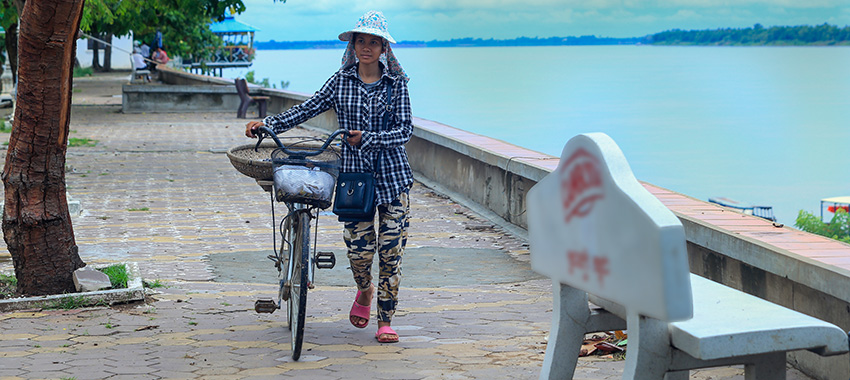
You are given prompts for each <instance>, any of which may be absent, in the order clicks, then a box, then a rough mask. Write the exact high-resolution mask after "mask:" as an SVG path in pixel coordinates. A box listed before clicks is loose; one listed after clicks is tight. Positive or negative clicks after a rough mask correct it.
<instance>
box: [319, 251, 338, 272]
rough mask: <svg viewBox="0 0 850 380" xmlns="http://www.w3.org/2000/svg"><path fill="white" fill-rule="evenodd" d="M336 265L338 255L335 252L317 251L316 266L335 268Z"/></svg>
mask: <svg viewBox="0 0 850 380" xmlns="http://www.w3.org/2000/svg"><path fill="white" fill-rule="evenodd" d="M335 265H336V256H334V253H333V252H316V268H319V269H333V267H334V266H335Z"/></svg>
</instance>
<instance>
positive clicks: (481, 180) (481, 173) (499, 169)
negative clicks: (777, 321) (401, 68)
mask: <svg viewBox="0 0 850 380" xmlns="http://www.w3.org/2000/svg"><path fill="white" fill-rule="evenodd" d="M163 74H165V75H163V76H162V78H164V79H163V80H164V81H165V82H167V83H174V84H179V85H190V84H191V85H207V86H206V87H209V85H215V84H224V85H229V86H230V87H233V86H232V85H230V84H229V82H224V83H221V82H218V81H216V80H212V79H210V78H208V77H201V76H198V75H193V74H189V73H184V72H167V73H163ZM216 91H218V90H216ZM253 91H256V92H257V93H260V94H262V95H267V96H270V97H271V98H272V101H271V103H270V107H269V112H270V113H276V112H281V111H283V110H285V109H287V108H289V107H291V106H292V105H294V104H298V103H300V102H302V101H304V100H305V99H307V97H308V96H307V95H305V94H300V93H294V92H289V91H281V90H272V89H252V92H253ZM231 109H233V110H234V111H235V108H231ZM219 111H221V110H219ZM146 112H155V111H153V110H148V111H146ZM308 125H309V126H311V127H314V128H320V129H323V130H326V131H333V130H336V129H337V128H338V125H337V122H336V117H335V115H334V113H333V111H328V112H326V113H324V114H323V115H320V116H319V117H317V118H314V119H312V120H310V121H309V123H308ZM455 132H457V133H455ZM461 132H462V131H458V130H456V129H453V128H451V127H448V126H445V125H441V124H438V123H435V122H431V121H428V120H423V119H415V122H414V133H413V137H412V139H411V141H410V142H409V143H408V144H407V146H406V148H407V152H408V155H409V158H410V163H411V166H412V167H413V169H414V170H415V171H416V172H417V178H418V179H420V180H422V181H423V182H426V183H427V184H428V185H429V186H430V185H434V186H437V187H438V189H439V190H440V191H444V192H446V193H448V194H449V195H452V196H453V197H456V198H459V200H460V201H461V202H464V203H467V204H469V203H470V202H472V204H474V205H476V206H477V207H476V209H477V210H480V211H483V212H484V213H485V214H488V215H489V216H496V217H498V218H501V219H503V220H504V221H507V222H508V223H510V224H511V225H515V226H518V227H520V228H522V229H525V228H526V227H527V225H526V219H525V213H524V210H525V200H526V194H527V192H528V190H529V189H530V188H531V187H532V186H533V185H534V184H536V183H537V181H539V180H540V179H541V178H543V177H544V176H545V175H546V174H548V173H549V172H550V170H551V169H549V168H547V167H545V166H542V165H535V164H534V163H533V162H529V161H528V160H523V159H518V157H511V156H508V155H505V154H501V153H498V152H495V151H492V150H489V149H486V148H483V147H482V146H479V145H476V144H473V143H470V142H469V140H470V139H468V138H458V137H456V136H458V135H463V136H467V137H469V136H472V137H475V138H483V139H486V137H483V136H477V135H473V134H469V133H466V132H462V133H461ZM500 143H502V142H500ZM502 144H505V143H502ZM538 155H540V154H539V153H538ZM548 158H549V159H557V158H555V157H551V156H549V157H548ZM549 167H551V165H550V166H549ZM677 216H679V218H680V220H681V221H682V223H683V225H684V227H685V233H686V238H687V240H688V242H687V246H688V254H689V259H690V265H691V271H692V272H694V273H697V274H700V275H702V276H705V277H707V278H710V279H712V280H715V281H717V282H720V283H723V284H725V285H728V286H730V287H733V288H736V289H739V290H742V291H745V292H747V293H750V294H754V295H756V296H759V297H762V298H765V299H767V300H769V301H772V302H774V303H777V304H780V305H783V306H785V307H788V308H791V309H794V310H797V311H800V312H802V313H805V314H808V315H811V316H814V317H817V318H820V319H823V320H825V321H828V322H831V323H834V324H836V325H838V326H839V327H841V328H842V329H844V330H845V331H850V272H848V271H846V270H844V269H841V268H837V267H835V266H831V265H827V264H823V263H820V262H818V261H816V260H812V259H808V258H806V257H802V256H799V255H796V254H794V253H792V252H789V251H787V250H783V249H780V248H777V247H774V246H772V245H769V244H766V243H763V242H761V241H759V240H757V239H752V238H747V237H744V236H741V235H739V234H735V233H731V232H729V231H727V230H725V229H723V228H719V227H717V226H714V225H712V224H710V223H707V222H705V221H702V220H699V219H696V218H692V217H689V216H686V215H683V214H677ZM823 239H826V238H823ZM848 256H850V249H848ZM729 322H730V323H734V321H729ZM788 358H789V361H790V362H792V363H793V364H795V366H796V367H797V368H800V369H802V370H803V371H804V372H806V373H807V374H809V375H811V376H813V377H816V378H819V379H839V378H841V379H846V378H848V377H850V358H849V357H848V355H842V356H838V357H832V358H821V357H819V356H817V355H815V354H812V353H808V352H798V353H792V354H789V356H788Z"/></svg>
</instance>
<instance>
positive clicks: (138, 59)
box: [133, 47, 149, 70]
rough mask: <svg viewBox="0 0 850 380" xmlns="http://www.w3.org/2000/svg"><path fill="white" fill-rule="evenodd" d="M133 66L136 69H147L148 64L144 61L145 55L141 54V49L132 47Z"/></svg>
mask: <svg viewBox="0 0 850 380" xmlns="http://www.w3.org/2000/svg"><path fill="white" fill-rule="evenodd" d="M133 68H134V69H136V70H148V69H149V67H148V64H147V63H145V57H143V56H142V49H140V48H138V47H134V48H133Z"/></svg>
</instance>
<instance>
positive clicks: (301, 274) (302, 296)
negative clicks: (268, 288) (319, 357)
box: [287, 211, 310, 360]
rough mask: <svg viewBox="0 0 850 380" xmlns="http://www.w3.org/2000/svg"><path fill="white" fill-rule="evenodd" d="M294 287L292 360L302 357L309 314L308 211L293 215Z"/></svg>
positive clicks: (291, 294)
mask: <svg viewBox="0 0 850 380" xmlns="http://www.w3.org/2000/svg"><path fill="white" fill-rule="evenodd" d="M292 218H294V220H293V221H292V232H293V236H292V238H293V243H292V260H293V273H292V286H291V287H290V291H289V300H288V301H287V306H288V312H289V330H290V333H291V334H292V360H298V358H300V357H301V346H302V343H303V341H304V319H305V317H306V312H307V279H308V278H307V269H308V265H309V257H310V214H309V213H308V212H306V211H304V212H296V213H295V214H294V215H292Z"/></svg>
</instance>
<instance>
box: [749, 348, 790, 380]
mask: <svg viewBox="0 0 850 380" xmlns="http://www.w3.org/2000/svg"><path fill="white" fill-rule="evenodd" d="M744 380H785V353H784V352H775V353H772V354H766V355H762V356H760V357H759V359H758V360H757V361H756V362H755V363H752V364H746V365H744Z"/></svg>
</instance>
